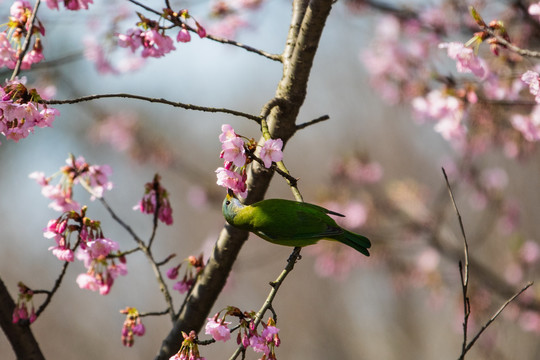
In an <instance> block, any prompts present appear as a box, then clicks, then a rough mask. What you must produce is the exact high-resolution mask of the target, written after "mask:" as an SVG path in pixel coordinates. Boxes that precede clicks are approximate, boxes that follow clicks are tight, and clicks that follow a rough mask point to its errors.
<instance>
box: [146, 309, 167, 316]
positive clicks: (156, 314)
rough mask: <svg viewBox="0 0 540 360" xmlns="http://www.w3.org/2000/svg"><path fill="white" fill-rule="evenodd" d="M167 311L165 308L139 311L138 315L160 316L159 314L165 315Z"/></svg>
mask: <svg viewBox="0 0 540 360" xmlns="http://www.w3.org/2000/svg"><path fill="white" fill-rule="evenodd" d="M168 313H169V309H165V310H163V311H151V312H145V313H139V317H145V316H161V315H167V314H168Z"/></svg>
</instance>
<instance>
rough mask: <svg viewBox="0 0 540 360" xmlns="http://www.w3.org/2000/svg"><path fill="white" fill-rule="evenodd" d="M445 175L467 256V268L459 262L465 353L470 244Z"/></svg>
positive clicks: (469, 311)
mask: <svg viewBox="0 0 540 360" xmlns="http://www.w3.org/2000/svg"><path fill="white" fill-rule="evenodd" d="M442 172H443V175H444V180H445V181H446V187H447V188H448V193H449V194H450V199H451V200H452V205H453V206H454V211H455V212H456V215H457V218H458V221H459V227H460V229H461V235H462V236H463V252H464V254H465V266H463V264H462V263H461V261H460V262H459V275H460V277H461V288H462V292H463V343H462V347H461V349H462V352H465V347H466V346H467V329H468V325H469V316H470V314H471V304H470V301H469V295H468V294H467V293H468V287H469V244H468V243H467V235H466V234H465V227H464V226H463V220H462V219H461V214H460V213H459V209H458V207H457V204H456V200H455V199H454V193H453V192H452V187H451V186H450V182H449V181H448V176H447V175H446V171H445V170H444V168H442Z"/></svg>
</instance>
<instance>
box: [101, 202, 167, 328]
mask: <svg viewBox="0 0 540 360" xmlns="http://www.w3.org/2000/svg"><path fill="white" fill-rule="evenodd" d="M99 201H101V203H102V204H103V206H104V207H105V209H106V210H107V211H108V212H109V214H110V215H111V217H112V218H113V220H115V221H116V222H117V223H118V224H119V225H120V226H122V227H123V228H124V229H125V230H126V231H127V232H128V233H129V234H130V235H131V237H132V238H133V240H134V241H135V242H136V243H137V246H138V247H139V249H140V250H141V251H142V252H143V253H144V255H145V256H146V258H147V259H148V262H149V263H150V266H151V267H152V270H153V271H154V275H155V277H156V281H157V282H158V285H159V290H160V291H161V293H162V294H163V297H164V298H165V302H166V303H167V307H168V309H169V315H170V317H171V320H172V321H173V322H174V321H175V314H174V305H173V302H172V297H171V293H170V292H169V288H168V287H167V284H166V283H165V280H164V279H163V275H162V274H161V271H160V269H159V264H158V263H157V262H156V260H155V259H154V256H153V255H152V252H151V251H150V248H149V247H148V246H146V245H145V244H144V241H142V240H141V238H140V237H139V236H138V235H137V234H136V233H135V231H133V229H132V228H131V226H129V225H127V224H126V223H125V222H124V221H123V220H122V219H121V218H120V217H119V216H118V215H117V214H116V212H115V211H114V210H113V209H112V208H111V206H110V205H109V204H108V203H107V201H106V200H105V198H103V197H100V198H99Z"/></svg>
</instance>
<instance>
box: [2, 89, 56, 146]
mask: <svg viewBox="0 0 540 360" xmlns="http://www.w3.org/2000/svg"><path fill="white" fill-rule="evenodd" d="M0 97H1V100H0V134H3V135H4V136H5V137H6V138H7V139H11V140H13V141H15V142H17V141H19V140H20V139H22V138H25V137H27V136H28V135H29V134H31V133H33V132H34V127H35V126H38V127H46V126H51V123H52V120H54V118H53V117H52V118H51V116H50V114H46V115H47V118H46V119H44V118H43V115H42V111H43V110H44V109H46V107H45V105H42V104H39V103H38V102H37V100H39V94H37V91H36V90H35V89H30V90H29V89H27V88H26V87H25V86H24V84H23V83H22V82H21V81H20V80H14V81H9V82H8V83H7V84H6V85H5V86H4V87H2V88H0Z"/></svg>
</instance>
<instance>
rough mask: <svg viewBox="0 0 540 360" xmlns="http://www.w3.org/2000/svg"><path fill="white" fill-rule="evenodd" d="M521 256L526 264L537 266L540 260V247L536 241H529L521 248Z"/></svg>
mask: <svg viewBox="0 0 540 360" xmlns="http://www.w3.org/2000/svg"><path fill="white" fill-rule="evenodd" d="M519 255H520V258H521V260H523V262H525V263H526V264H535V263H536V262H538V259H540V245H538V243H537V242H536V241H533V240H527V241H525V242H524V243H523V245H522V246H521V249H520V250H519Z"/></svg>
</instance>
